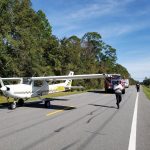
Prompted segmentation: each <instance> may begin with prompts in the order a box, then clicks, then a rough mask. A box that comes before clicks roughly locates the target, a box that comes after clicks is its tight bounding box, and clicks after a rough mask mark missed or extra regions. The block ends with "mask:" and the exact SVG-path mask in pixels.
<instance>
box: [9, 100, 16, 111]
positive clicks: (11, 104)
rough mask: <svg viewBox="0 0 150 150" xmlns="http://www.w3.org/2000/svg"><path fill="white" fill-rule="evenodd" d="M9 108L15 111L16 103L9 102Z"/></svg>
mask: <svg viewBox="0 0 150 150" xmlns="http://www.w3.org/2000/svg"><path fill="white" fill-rule="evenodd" d="M9 108H10V109H11V110H14V109H16V102H11V103H10V106H9Z"/></svg>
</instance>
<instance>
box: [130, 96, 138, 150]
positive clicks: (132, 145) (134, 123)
mask: <svg viewBox="0 0 150 150" xmlns="http://www.w3.org/2000/svg"><path fill="white" fill-rule="evenodd" d="M138 98H139V93H137V96H136V102H135V106H134V114H133V119H132V126H131V133H130V140H129V147H128V150H136V127H137V110H138Z"/></svg>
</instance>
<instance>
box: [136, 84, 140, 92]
mask: <svg viewBox="0 0 150 150" xmlns="http://www.w3.org/2000/svg"><path fill="white" fill-rule="evenodd" d="M136 90H137V92H139V91H140V84H139V83H137V84H136Z"/></svg>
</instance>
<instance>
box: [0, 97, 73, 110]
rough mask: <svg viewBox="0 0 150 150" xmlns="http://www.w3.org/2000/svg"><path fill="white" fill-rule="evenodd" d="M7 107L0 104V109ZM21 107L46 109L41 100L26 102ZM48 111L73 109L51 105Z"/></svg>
mask: <svg viewBox="0 0 150 150" xmlns="http://www.w3.org/2000/svg"><path fill="white" fill-rule="evenodd" d="M45 100H47V101H55V100H58V101H68V100H69V99H61V98H46V99H45ZM8 106H9V104H8V103H3V104H0V109H6V108H8ZM17 107H19V106H18V105H17ZM22 107H31V108H42V109H47V108H45V105H44V102H42V101H41V100H39V101H27V102H25V103H24V105H23V106H22ZM49 109H56V110H60V109H62V110H71V109H75V107H69V106H62V105H53V104H51V106H50V107H49Z"/></svg>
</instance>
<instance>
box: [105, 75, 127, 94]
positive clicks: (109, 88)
mask: <svg viewBox="0 0 150 150" xmlns="http://www.w3.org/2000/svg"><path fill="white" fill-rule="evenodd" d="M117 81H120V82H121V85H122V86H123V90H122V94H125V80H124V79H122V77H121V75H112V76H109V77H106V78H105V80H104V85H105V92H106V93H110V92H114V90H113V89H114V85H115V84H116V82H117Z"/></svg>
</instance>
